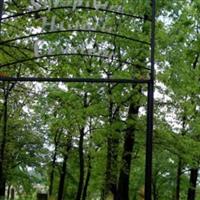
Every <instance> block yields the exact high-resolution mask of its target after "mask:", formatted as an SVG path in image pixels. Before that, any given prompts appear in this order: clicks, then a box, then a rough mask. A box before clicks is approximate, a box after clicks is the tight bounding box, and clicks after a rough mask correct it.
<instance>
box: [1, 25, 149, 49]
mask: <svg viewBox="0 0 200 200" xmlns="http://www.w3.org/2000/svg"><path fill="white" fill-rule="evenodd" d="M67 32H89V33H100V34H105V35H109V36H114V37H118V38H122V39H126V40H130V41H133V42H139V43H142V44H145V45H150V43H149V42H146V41H143V40H138V39H134V38H131V37H127V36H124V35H119V34H116V33H110V32H106V31H100V30H92V29H67V30H58V31H51V32H41V33H36V34H30V35H26V36H22V37H18V38H13V39H10V40H4V41H1V42H0V45H1V44H5V43H9V42H13V41H17V40H22V39H26V38H31V37H37V36H41V35H48V34H56V33H67Z"/></svg>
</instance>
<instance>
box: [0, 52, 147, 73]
mask: <svg viewBox="0 0 200 200" xmlns="http://www.w3.org/2000/svg"><path fill="white" fill-rule="evenodd" d="M59 56H84V57H89V56H91V57H96V58H101V59H105V60H106V59H110V57H108V56H103V55H96V54H84V53H68V54H64V53H60V54H51V55H42V56H39V57H32V58H27V59H23V60H17V61H14V62H11V63H6V64H2V65H0V68H3V67H8V66H11V65H16V64H21V63H25V62H28V61H33V60H37V59H42V58H51V57H59ZM114 60H116V61H119V59H114ZM120 62H121V63H123V64H127V65H134V64H133V63H131V62H127V61H120ZM137 67H138V65H137ZM141 68H142V69H146V70H150V69H149V68H148V67H144V66H141Z"/></svg>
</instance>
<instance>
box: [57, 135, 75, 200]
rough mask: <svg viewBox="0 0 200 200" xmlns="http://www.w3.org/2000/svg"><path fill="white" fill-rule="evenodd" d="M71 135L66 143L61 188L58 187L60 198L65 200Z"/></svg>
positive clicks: (59, 199)
mask: <svg viewBox="0 0 200 200" xmlns="http://www.w3.org/2000/svg"><path fill="white" fill-rule="evenodd" d="M71 142H72V141H71V136H70V139H69V140H68V141H67V144H66V152H65V154H64V160H63V165H62V169H61V174H60V181H59V188H58V200H63V196H64V186H65V178H66V174H67V160H68V153H69V151H70V149H71Z"/></svg>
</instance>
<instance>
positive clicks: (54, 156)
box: [49, 132, 61, 196]
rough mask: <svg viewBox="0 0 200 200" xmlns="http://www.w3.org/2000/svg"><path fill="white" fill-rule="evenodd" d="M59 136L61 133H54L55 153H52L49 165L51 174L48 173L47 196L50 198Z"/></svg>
mask: <svg viewBox="0 0 200 200" xmlns="http://www.w3.org/2000/svg"><path fill="white" fill-rule="evenodd" d="M60 136H61V133H60V132H59V133H56V135H55V138H54V143H55V151H54V155H53V159H52V165H51V167H52V168H51V173H50V183H49V196H52V193H53V183H54V172H55V166H56V157H57V149H58V144H59V140H60Z"/></svg>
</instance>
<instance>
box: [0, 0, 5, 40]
mask: <svg viewBox="0 0 200 200" xmlns="http://www.w3.org/2000/svg"><path fill="white" fill-rule="evenodd" d="M3 4H4V0H0V41H1V20H2V15H3Z"/></svg>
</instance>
